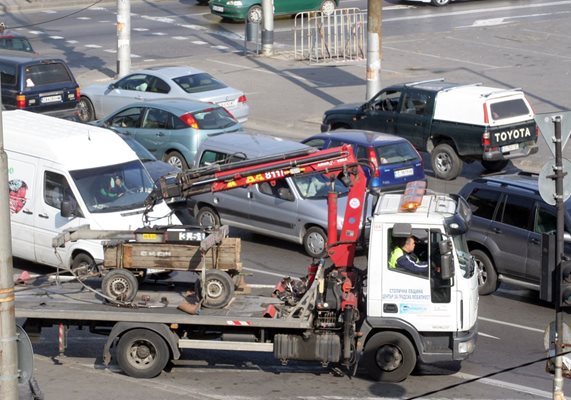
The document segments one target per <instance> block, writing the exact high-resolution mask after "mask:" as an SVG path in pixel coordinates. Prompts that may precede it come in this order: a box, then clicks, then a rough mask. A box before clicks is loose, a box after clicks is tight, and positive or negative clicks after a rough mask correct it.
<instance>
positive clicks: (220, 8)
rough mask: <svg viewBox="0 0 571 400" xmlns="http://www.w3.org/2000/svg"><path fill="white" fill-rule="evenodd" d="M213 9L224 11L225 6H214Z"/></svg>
mask: <svg viewBox="0 0 571 400" xmlns="http://www.w3.org/2000/svg"><path fill="white" fill-rule="evenodd" d="M212 10H214V11H218V12H224V7H220V6H212Z"/></svg>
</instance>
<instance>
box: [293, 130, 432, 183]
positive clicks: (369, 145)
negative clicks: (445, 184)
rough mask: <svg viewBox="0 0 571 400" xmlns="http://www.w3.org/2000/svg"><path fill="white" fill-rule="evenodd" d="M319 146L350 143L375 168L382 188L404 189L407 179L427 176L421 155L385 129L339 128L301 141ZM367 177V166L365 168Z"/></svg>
mask: <svg viewBox="0 0 571 400" xmlns="http://www.w3.org/2000/svg"><path fill="white" fill-rule="evenodd" d="M301 142H302V143H303V144H306V145H308V146H313V147H316V148H318V149H327V148H330V147H337V146H340V145H342V144H350V145H352V146H353V151H354V152H355V155H356V156H357V158H358V159H359V160H363V161H365V162H367V161H368V162H369V163H371V164H373V165H374V166H375V167H376V168H377V174H376V175H377V176H378V177H379V178H380V182H381V189H382V190H383V191H391V190H403V189H404V188H405V186H406V184H407V183H408V182H411V181H418V180H426V177H425V175H424V164H423V162H422V157H421V156H420V154H419V153H418V152H417V151H416V149H415V148H414V147H413V146H412V144H410V142H409V141H408V140H406V139H403V138H401V137H398V136H394V135H389V134H387V133H378V132H371V131H362V130H356V129H339V130H335V131H330V132H323V133H320V134H317V135H314V136H311V137H308V138H307V139H304V140H302V141H301ZM365 173H366V174H367V178H369V177H370V170H369V169H368V168H365Z"/></svg>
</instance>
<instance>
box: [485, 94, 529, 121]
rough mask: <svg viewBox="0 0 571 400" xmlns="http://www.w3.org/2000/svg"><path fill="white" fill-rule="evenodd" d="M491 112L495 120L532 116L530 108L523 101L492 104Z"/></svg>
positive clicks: (514, 100)
mask: <svg viewBox="0 0 571 400" xmlns="http://www.w3.org/2000/svg"><path fill="white" fill-rule="evenodd" d="M490 111H491V113H492V118H493V119H494V120H498V119H505V118H513V117H519V116H521V115H528V114H530V111H529V108H528V107H527V104H525V101H523V99H513V100H508V101H501V102H499V103H492V104H490Z"/></svg>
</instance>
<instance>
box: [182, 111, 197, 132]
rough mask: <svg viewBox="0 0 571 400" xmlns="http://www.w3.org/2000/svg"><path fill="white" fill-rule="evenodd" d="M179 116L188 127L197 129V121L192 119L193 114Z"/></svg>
mask: <svg viewBox="0 0 571 400" xmlns="http://www.w3.org/2000/svg"><path fill="white" fill-rule="evenodd" d="M179 118H180V120H181V121H182V122H184V123H185V124H187V125H188V126H189V127H191V128H194V129H198V122H196V119H194V116H193V115H192V114H183V115H181V116H180V117H179Z"/></svg>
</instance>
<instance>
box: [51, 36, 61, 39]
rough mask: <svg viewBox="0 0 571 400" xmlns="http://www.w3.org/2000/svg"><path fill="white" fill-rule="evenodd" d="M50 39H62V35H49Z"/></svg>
mask: <svg viewBox="0 0 571 400" xmlns="http://www.w3.org/2000/svg"><path fill="white" fill-rule="evenodd" d="M50 39H54V40H62V39H63V36H50Z"/></svg>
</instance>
